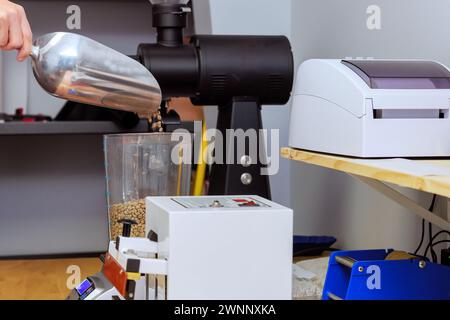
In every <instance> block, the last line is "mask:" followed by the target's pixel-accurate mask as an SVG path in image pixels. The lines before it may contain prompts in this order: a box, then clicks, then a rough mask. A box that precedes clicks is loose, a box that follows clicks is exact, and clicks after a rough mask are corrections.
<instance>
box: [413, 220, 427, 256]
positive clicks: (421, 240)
mask: <svg viewBox="0 0 450 320" xmlns="http://www.w3.org/2000/svg"><path fill="white" fill-rule="evenodd" d="M424 240H425V219H422V235H421V236H420V242H419V245H418V246H417V249H416V250H415V251H414V255H417V254H418V253H419V250H420V248H422V245H423V241H424Z"/></svg>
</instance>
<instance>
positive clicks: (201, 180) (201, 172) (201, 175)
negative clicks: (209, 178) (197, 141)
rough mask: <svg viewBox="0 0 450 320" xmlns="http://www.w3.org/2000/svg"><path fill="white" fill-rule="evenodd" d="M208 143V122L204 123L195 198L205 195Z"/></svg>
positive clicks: (196, 175) (195, 183)
mask: <svg viewBox="0 0 450 320" xmlns="http://www.w3.org/2000/svg"><path fill="white" fill-rule="evenodd" d="M207 146H208V141H207V139H206V121H203V125H202V144H201V146H200V152H199V153H200V155H199V161H198V165H197V172H196V174H195V182H194V192H193V195H194V196H201V195H202V194H203V185H204V184H205V175H206V161H204V160H206V159H204V158H206V151H207Z"/></svg>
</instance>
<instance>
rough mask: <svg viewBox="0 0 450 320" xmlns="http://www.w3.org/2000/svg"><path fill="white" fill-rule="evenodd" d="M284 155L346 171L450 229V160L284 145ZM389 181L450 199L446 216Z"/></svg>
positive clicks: (436, 223)
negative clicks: (365, 156) (356, 154)
mask: <svg viewBox="0 0 450 320" xmlns="http://www.w3.org/2000/svg"><path fill="white" fill-rule="evenodd" d="M281 155H282V157H283V158H287V159H291V160H294V161H299V162H304V163H308V164H311V165H316V166H320V167H324V168H328V169H333V170H337V171H340V172H345V173H347V174H349V175H351V176H352V177H354V178H356V179H357V180H359V181H361V182H363V183H365V184H367V185H368V186H370V187H371V188H373V189H374V190H376V191H378V192H381V193H383V194H384V195H385V196H387V197H388V198H390V199H392V200H393V201H396V202H397V203H399V204H401V205H403V206H405V207H407V208H408V209H409V210H410V211H411V212H413V213H415V214H417V215H418V216H420V217H421V218H423V219H425V220H427V221H429V222H431V223H433V224H434V225H436V226H438V227H439V228H441V229H443V230H450V209H449V208H450V205H449V201H448V199H449V198H450V160H408V159H359V158H352V157H342V156H333V155H328V154H322V153H317V152H309V151H304V150H298V149H292V148H283V149H282V150H281ZM386 183H390V184H395V185H398V186H401V187H406V188H411V189H415V190H420V191H424V192H428V193H432V194H436V195H438V196H442V197H445V198H446V199H447V216H446V217H440V216H438V215H436V214H434V213H432V212H430V211H429V210H427V209H425V208H423V207H422V206H420V205H419V204H417V203H416V202H414V201H413V200H411V199H410V198H408V197H406V196H404V195H403V194H402V193H400V192H398V191H397V190H395V189H393V188H392V187H391V186H389V185H387V184H386Z"/></svg>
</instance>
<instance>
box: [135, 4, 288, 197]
mask: <svg viewBox="0 0 450 320" xmlns="http://www.w3.org/2000/svg"><path fill="white" fill-rule="evenodd" d="M186 2H187V1H169V2H163V3H161V2H160V1H156V0H153V1H152V3H153V4H152V5H153V26H154V27H155V28H156V31H157V42H156V43H151V44H140V45H139V47H138V53H137V59H138V60H139V61H140V62H141V63H142V64H143V65H144V66H145V67H146V68H147V69H148V70H150V72H151V73H152V74H153V75H154V77H155V78H156V79H157V80H158V83H159V85H160V87H161V91H162V94H163V103H162V105H161V118H162V122H163V123H164V122H170V123H173V121H177V117H176V116H174V114H173V113H172V114H169V113H168V112H167V111H166V108H165V105H166V102H167V101H168V100H169V99H170V98H173V97H188V98H190V99H191V101H192V103H193V104H194V105H198V106H219V115H218V122H217V129H218V130H219V131H220V132H221V133H222V137H224V150H223V153H222V154H223V155H225V157H224V158H225V159H224V160H225V161H224V164H221V163H215V164H214V165H213V166H212V169H211V176H210V187H209V194H210V195H233V194H234V195H235V194H257V195H259V196H262V197H265V198H270V186H269V180H268V177H267V176H264V175H261V169H262V168H263V167H264V165H263V163H264V162H265V161H260V160H261V157H257V158H258V159H252V158H251V157H249V156H250V155H249V150H250V146H249V141H248V140H247V141H246V142H245V150H246V151H245V154H237V146H236V145H237V144H236V143H232V142H231V141H232V139H231V138H232V136H231V135H232V132H231V131H227V130H228V129H234V130H237V129H242V130H243V131H244V132H245V131H247V130H249V129H254V130H257V132H259V129H262V122H261V106H262V105H284V104H286V103H287V102H288V100H289V98H290V95H291V90H292V84H293V74H294V72H293V68H294V67H293V55H292V50H291V46H290V43H289V40H288V39H287V38H286V37H284V36H235V35H233V36H227V35H195V36H193V37H192V38H191V39H190V42H189V43H188V44H184V43H183V30H184V29H185V27H186V25H187V21H188V19H187V18H188V14H189V13H190V12H191V8H190V7H189V6H188V5H186ZM226 137H230V138H229V139H225V138H226ZM233 139H234V137H233ZM257 140H258V141H257V146H258V150H257V151H258V153H257V154H258V155H259V154H261V155H265V150H264V149H261V148H264V147H263V146H264V144H263V143H262V141H261V140H260V136H259V134H258V135H257ZM231 151H234V152H231ZM231 154H233V155H234V159H231V161H226V160H227V159H226V157H228V155H231ZM228 160H230V159H228ZM225 163H233V164H232V165H230V164H225Z"/></svg>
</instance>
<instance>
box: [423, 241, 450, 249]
mask: <svg viewBox="0 0 450 320" xmlns="http://www.w3.org/2000/svg"><path fill="white" fill-rule="evenodd" d="M442 243H450V240H441V241H438V242H435V243H431V244H429V245H428V247H427V249H426V251H425V252H428V249H429V248H430V247H434V246H437V245H438V244H442Z"/></svg>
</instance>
